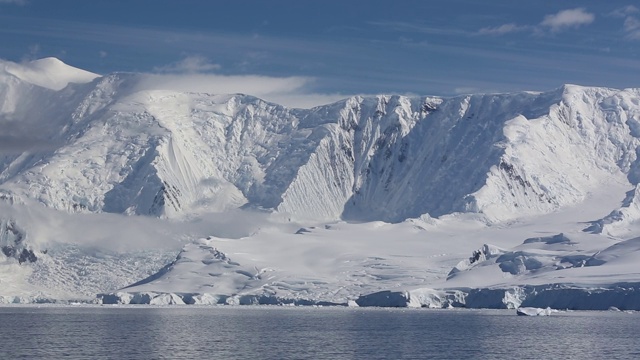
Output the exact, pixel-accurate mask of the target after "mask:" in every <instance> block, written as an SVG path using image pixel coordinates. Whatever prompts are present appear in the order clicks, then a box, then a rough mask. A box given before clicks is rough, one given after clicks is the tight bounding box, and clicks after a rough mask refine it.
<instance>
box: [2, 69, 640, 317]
mask: <svg viewBox="0 0 640 360" xmlns="http://www.w3.org/2000/svg"><path fill="white" fill-rule="evenodd" d="M151 76H152V75H148V74H131V73H128V74H120V73H116V74H109V75H105V76H102V77H98V75H95V74H91V73H88V72H85V71H83V70H80V69H75V68H73V67H70V66H68V65H66V64H64V63H62V62H60V61H59V60H57V59H53V58H48V59H42V60H38V61H35V62H32V63H27V64H15V63H11V62H4V61H3V62H2V64H1V67H0V124H1V125H2V128H3V133H2V134H0V246H1V247H2V252H0V285H1V286H0V302H34V301H57V300H83V301H98V302H104V303H150V304H185V303H186V304H301V305H311V304H341V305H349V306H370V305H375V306H426V307H450V306H467V307H505V308H506V307H509V308H514V309H515V308H519V307H523V308H526V307H531V308H546V307H548V306H550V307H552V308H580V309H608V308H609V307H610V306H616V307H617V308H620V309H640V295H639V294H640V280H639V279H640V271H639V270H638V268H637V265H636V264H638V261H640V245H638V244H639V242H638V239H639V238H640V226H638V221H639V220H640V211H639V210H638V209H639V205H638V203H639V202H638V196H637V194H638V182H640V172H639V171H640V170H639V169H640V166H639V164H640V163H639V162H638V156H637V151H638V145H639V144H640V142H639V140H640V90H638V89H625V90H616V89H607V88H596V87H580V86H575V85H565V86H563V87H561V88H559V89H556V90H553V91H549V92H545V93H532V92H523V93H515V94H485V95H468V96H467V95H465V96H459V97H454V98H444V99H443V98H436V97H418V96H416V97H407V96H398V95H379V96H372V97H360V96H356V97H351V98H348V99H345V100H341V101H338V102H335V103H333V104H330V105H326V106H320V107H316V108H312V109H308V110H306V109H291V108H287V107H284V106H280V105H277V104H273V103H270V102H266V101H263V100H260V99H258V98H256V97H252V96H249V95H241V94H210V93H206V92H197V90H198V88H193V89H190V88H189V79H188V78H184V79H177V80H181V81H179V84H180V87H179V88H171V86H170V84H171V83H169V85H167V83H165V84H164V85H163V87H162V88H152V87H150V85H149V84H152V83H153V81H155V80H153V79H152V78H150V77H151ZM172 76H174V77H179V76H178V75H172ZM152 80H153V81H152Z"/></svg>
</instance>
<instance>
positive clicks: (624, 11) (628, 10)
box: [609, 5, 640, 18]
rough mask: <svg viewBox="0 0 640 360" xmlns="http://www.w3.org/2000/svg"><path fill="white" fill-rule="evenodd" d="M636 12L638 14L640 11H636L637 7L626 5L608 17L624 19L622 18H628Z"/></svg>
mask: <svg viewBox="0 0 640 360" xmlns="http://www.w3.org/2000/svg"><path fill="white" fill-rule="evenodd" d="M637 12H640V9H638V8H637V7H635V6H633V5H627V6H625V7H621V8H618V9H615V10H613V11H612V12H611V13H610V14H609V15H610V16H613V17H619V18H624V17H627V16H629V15H631V14H635V13H637Z"/></svg>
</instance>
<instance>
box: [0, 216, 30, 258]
mask: <svg viewBox="0 0 640 360" xmlns="http://www.w3.org/2000/svg"><path fill="white" fill-rule="evenodd" d="M25 239H26V233H25V231H23V230H21V229H20V228H19V227H18V226H17V224H16V223H15V221H13V220H8V221H5V222H2V223H0V250H2V253H3V254H4V256H6V257H8V258H15V259H17V260H18V262H19V263H20V264H22V263H26V262H32V263H33V262H36V261H37V260H38V257H37V256H36V254H35V253H34V252H33V250H31V249H29V248H28V247H27V244H26V243H25Z"/></svg>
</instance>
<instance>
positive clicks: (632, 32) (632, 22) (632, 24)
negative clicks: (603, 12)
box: [609, 5, 640, 40]
mask: <svg viewBox="0 0 640 360" xmlns="http://www.w3.org/2000/svg"><path fill="white" fill-rule="evenodd" d="M637 13H640V9H638V8H637V7H635V6H633V5H628V6H625V7H621V8H618V9H615V10H614V11H612V12H611V13H610V14H609V16H612V17H617V18H624V23H623V29H624V32H625V34H626V38H627V39H630V40H640V20H638V18H637V17H635V16H633V15H634V14H637Z"/></svg>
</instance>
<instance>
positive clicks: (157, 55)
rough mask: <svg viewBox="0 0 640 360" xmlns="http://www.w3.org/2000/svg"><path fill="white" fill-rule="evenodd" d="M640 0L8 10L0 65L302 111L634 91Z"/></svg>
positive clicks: (639, 64)
mask: <svg viewBox="0 0 640 360" xmlns="http://www.w3.org/2000/svg"><path fill="white" fill-rule="evenodd" d="M635 3H636V1H633V0H609V1H602V0H580V1H575V0H563V1H525V0H518V1H514V0H484V1H477V0H447V1H443V0H440V1H430V0H396V1H393V2H391V1H379V0H370V1H355V0H351V1H349V0H340V1H336V0H324V1H302V0H270V1H258V0H254V1H248V0H233V1H231V0H227V1H224V0H220V1H209V0H124V1H123V0H109V1H106V0H105V1H101V0H96V1H86V0H0V44H2V46H1V47H0V58H2V59H5V60H10V61H14V62H23V61H29V60H33V59H37V58H42V57H48V56H54V57H57V58H59V59H61V60H63V61H64V62H66V63H67V64H70V65H72V66H75V67H79V68H82V69H85V70H89V71H92V72H96V73H99V74H107V73H111V72H115V71H127V72H143V73H154V74H157V75H158V76H159V77H161V78H166V77H175V76H177V75H182V74H187V75H190V76H192V77H194V75H201V74H208V75H207V76H202V77H201V78H202V79H204V80H206V79H208V80H209V81H217V82H219V83H221V84H227V85H229V86H230V88H233V89H234V91H229V92H245V93H249V94H252V95H264V92H265V90H264V88H265V87H267V88H268V87H271V86H274V87H278V89H277V91H276V90H274V91H273V93H274V94H276V95H277V96H273V98H276V99H277V98H278V96H280V100H283V101H284V102H287V101H289V102H290V103H291V104H292V105H296V104H297V105H300V106H305V105H308V104H307V103H309V104H311V103H314V102H315V103H322V102H329V101H330V100H333V99H337V98H341V97H346V96H348V95H353V94H381V93H399V94H416V95H437V96H455V95H458V94H466V93H486V92H511V91H522V90H532V91H544V90H552V89H555V88H558V87H560V86H561V85H562V84H565V83H571V84H578V85H588V86H606V87H614V88H627V87H639V86H640V75H639V74H640V4H637V5H634V4H635ZM204 80H203V81H204ZM254 86H257V87H259V89H258V90H256V89H255V88H254ZM219 88H220V86H218V87H217V88H216V90H220V91H222V90H223V89H219ZM238 88H239V89H240V90H241V91H236V90H237V89H238ZM260 91H262V93H261V92H260ZM223 92H224V91H223ZM266 95H269V93H268V91H267V94H266ZM272 95H273V94H272ZM267 97H268V96H267Z"/></svg>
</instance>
